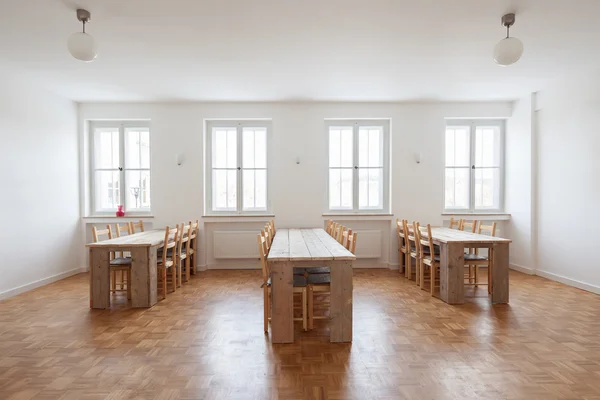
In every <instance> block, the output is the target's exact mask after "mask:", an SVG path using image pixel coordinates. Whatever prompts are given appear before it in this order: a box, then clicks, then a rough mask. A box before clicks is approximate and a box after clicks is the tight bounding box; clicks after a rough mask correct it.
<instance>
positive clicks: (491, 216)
mask: <svg viewBox="0 0 600 400" xmlns="http://www.w3.org/2000/svg"><path fill="white" fill-rule="evenodd" d="M442 216H443V217H457V218H464V217H469V218H474V219H479V220H482V221H508V220H510V214H507V213H501V212H496V213H493V212H492V213H485V212H473V213H471V212H462V213H461V212H453V213H451V212H448V213H442ZM445 219H449V218H445Z"/></svg>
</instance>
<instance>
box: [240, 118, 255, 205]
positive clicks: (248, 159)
mask: <svg viewBox="0 0 600 400" xmlns="http://www.w3.org/2000/svg"><path fill="white" fill-rule="evenodd" d="M242 152H243V155H242V158H243V164H242V166H243V167H244V168H254V154H255V151H254V129H248V128H244V130H243V132H242ZM252 181H253V182H254V178H252ZM245 182H246V178H245V177H244V183H245ZM245 196H246V190H245V189H244V198H245Z"/></svg>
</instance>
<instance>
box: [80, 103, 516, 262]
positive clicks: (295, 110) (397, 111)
mask: <svg viewBox="0 0 600 400" xmlns="http://www.w3.org/2000/svg"><path fill="white" fill-rule="evenodd" d="M511 112H512V107H511V104H510V103H508V102H502V103H430V104H403V103H186V104H82V105H81V106H80V114H79V116H80V132H81V133H82V135H83V137H84V138H85V137H86V135H85V134H84V131H85V121H86V120H98V119H150V120H151V156H152V160H151V162H152V209H153V214H154V216H155V218H154V226H155V227H159V226H164V225H166V224H174V223H177V222H181V221H184V220H186V221H187V220H189V219H191V218H194V219H195V218H198V217H200V216H201V215H202V212H203V207H204V201H203V172H202V171H203V148H202V143H203V141H202V135H203V120H204V119H210V118H271V119H272V120H273V136H272V140H271V142H270V144H269V151H270V153H269V166H270V172H269V174H270V175H269V184H270V188H271V189H272V190H271V197H270V199H271V206H272V211H273V213H274V214H275V220H276V224H277V226H279V227H315V226H323V221H324V220H325V219H326V217H323V216H322V213H323V212H324V211H325V210H324V206H325V193H326V190H325V185H326V180H325V179H326V171H327V154H326V146H325V143H326V142H325V139H326V136H325V130H324V120H325V119H326V118H390V119H391V131H392V140H391V152H392V153H391V154H392V156H391V163H392V166H391V170H392V187H391V192H392V193H391V194H392V212H393V213H394V214H395V217H399V218H407V219H409V220H412V219H415V220H419V221H421V222H422V223H427V222H430V223H432V224H441V222H442V216H441V212H442V206H443V162H444V157H443V154H444V148H443V145H444V127H445V121H444V118H447V117H462V118H507V117H509V116H510V115H511ZM416 152H420V153H422V154H423V158H422V162H421V163H420V164H417V163H416V162H415V161H414V153H416ZM177 153H184V154H185V162H184V164H183V165H182V166H177V164H176V162H175V155H176V154H177ZM82 155H83V156H84V157H87V152H86V150H85V147H84V146H82ZM297 157H300V164H299V165H297V164H296V162H295V161H296V158H297ZM85 162H87V161H84V165H85ZM84 186H87V183H86V182H84ZM86 201H87V199H86V198H84V202H86ZM395 217H388V218H387V219H385V220H384V221H381V220H380V219H379V220H376V221H372V222H368V221H367V222H365V221H361V222H360V223H356V225H357V226H358V227H360V229H365V230H367V229H381V230H382V231H383V235H382V238H383V240H382V257H381V259H378V260H369V261H368V263H369V264H371V265H376V266H388V265H389V264H392V265H397V262H398V257H397V243H396V241H395V239H393V238H394V236H393V230H394V229H395V228H394V227H393V223H392V221H393V218H395ZM338 219H340V218H338ZM344 220H345V221H347V225H348V226H350V227H352V225H353V224H352V221H349V220H348V219H347V218H346V217H345V218H344ZM209 221H210V222H209ZM201 222H202V225H201V229H202V232H201V238H204V240H201V241H200V243H201V245H205V244H206V243H208V246H206V248H203V249H201V253H202V254H201V257H200V260H199V262H200V263H201V265H204V264H208V265H209V266H218V264H219V263H221V264H222V265H224V264H225V262H220V261H219V260H215V259H214V258H213V257H212V254H211V253H212V250H211V245H210V243H211V242H210V240H209V239H206V238H207V237H209V238H210V236H211V235H212V231H213V230H215V229H224V227H223V225H222V224H220V223H218V222H214V220H210V219H203V220H202V221H201ZM227 224H228V225H227V227H226V228H227V229H248V230H254V229H258V228H259V227H261V226H262V225H263V224H264V222H263V221H258V222H243V223H238V225H237V227H238V228H236V225H235V224H236V223H233V224H234V225H232V224H231V223H230V222H228V223H227ZM203 250H204V251H203ZM202 257H204V259H202ZM227 265H229V266H237V267H245V266H250V267H252V268H254V267H256V265H255V263H248V262H240V261H236V262H228V263H227Z"/></svg>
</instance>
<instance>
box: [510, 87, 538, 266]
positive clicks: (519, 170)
mask: <svg viewBox="0 0 600 400" xmlns="http://www.w3.org/2000/svg"><path fill="white" fill-rule="evenodd" d="M534 102H535V95H529V96H525V97H523V98H521V99H519V100H517V101H515V102H514V103H513V114H512V117H511V118H509V119H508V121H507V124H506V142H505V191H504V192H505V199H504V202H505V210H506V212H507V213H509V214H511V219H510V222H509V223H507V224H506V226H505V234H506V237H509V238H511V239H512V240H513V243H512V245H511V247H510V263H511V265H512V266H513V267H514V268H517V269H520V270H523V271H524V272H530V273H533V272H534V270H535V260H534V248H533V247H534V244H533V237H534V235H533V229H534V225H533V223H534V221H533V218H534V204H533V203H534V200H535V193H534V186H533V185H532V177H533V173H534V168H535V167H534V166H532V150H533V149H534V147H535V143H534V142H533V140H534V127H533V123H534V121H533V112H534V106H535V104H534Z"/></svg>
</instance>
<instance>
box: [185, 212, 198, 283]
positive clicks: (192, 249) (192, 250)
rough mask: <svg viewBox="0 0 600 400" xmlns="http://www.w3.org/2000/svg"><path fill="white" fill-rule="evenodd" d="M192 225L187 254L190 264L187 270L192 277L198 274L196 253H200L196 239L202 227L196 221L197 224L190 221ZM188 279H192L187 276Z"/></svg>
mask: <svg viewBox="0 0 600 400" xmlns="http://www.w3.org/2000/svg"><path fill="white" fill-rule="evenodd" d="M189 225H190V241H189V242H188V247H187V250H186V251H187V254H188V256H189V257H188V260H189V261H188V262H189V267H188V269H187V272H188V273H189V274H191V275H195V274H196V252H197V251H198V248H197V243H196V238H197V237H198V231H199V229H200V228H199V227H200V222H199V221H198V220H196V221H195V222H192V221H190V222H189ZM187 279H188V280H189V279H190V276H189V275H187Z"/></svg>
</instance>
